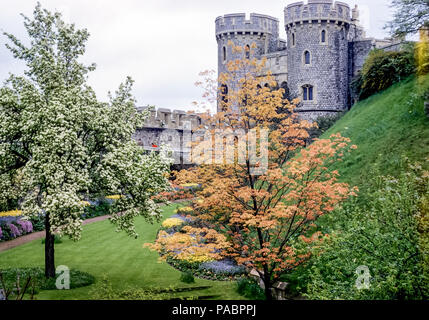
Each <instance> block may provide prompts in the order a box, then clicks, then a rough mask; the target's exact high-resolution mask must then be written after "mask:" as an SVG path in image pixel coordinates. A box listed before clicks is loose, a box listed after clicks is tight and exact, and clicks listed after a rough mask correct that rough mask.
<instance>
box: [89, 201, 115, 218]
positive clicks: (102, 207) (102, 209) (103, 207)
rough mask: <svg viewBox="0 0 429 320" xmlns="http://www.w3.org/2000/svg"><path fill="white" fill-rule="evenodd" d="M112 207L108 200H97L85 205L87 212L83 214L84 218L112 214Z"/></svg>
mask: <svg viewBox="0 0 429 320" xmlns="http://www.w3.org/2000/svg"><path fill="white" fill-rule="evenodd" d="M110 208H111V204H110V203H109V202H108V201H107V200H101V201H97V202H95V203H94V204H91V205H90V206H87V207H85V213H84V214H83V215H82V219H91V218H96V217H102V216H107V215H109V214H110Z"/></svg>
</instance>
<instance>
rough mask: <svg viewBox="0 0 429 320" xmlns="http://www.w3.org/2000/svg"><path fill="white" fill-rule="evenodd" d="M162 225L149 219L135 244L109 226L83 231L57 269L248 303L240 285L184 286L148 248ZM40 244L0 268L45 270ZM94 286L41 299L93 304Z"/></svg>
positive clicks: (120, 284) (20, 250)
mask: <svg viewBox="0 0 429 320" xmlns="http://www.w3.org/2000/svg"><path fill="white" fill-rule="evenodd" d="M175 208H176V205H172V206H170V207H166V209H165V210H164V217H165V218H167V217H169V216H171V215H172V214H173V211H174V209H175ZM159 226H160V225H159V224H155V225H151V224H148V223H146V222H145V221H144V219H143V218H138V219H137V220H136V229H137V232H138V233H139V235H140V237H139V238H138V239H132V238H130V237H128V236H127V235H126V234H124V233H116V232H115V228H114V226H113V225H112V224H111V223H110V222H109V221H102V222H97V223H94V224H90V225H86V226H84V227H83V234H82V240H81V241H79V242H76V243H74V242H73V241H71V240H69V239H63V242H62V243H61V244H56V245H55V247H56V248H55V254H56V256H55V259H56V265H57V266H58V265H66V266H68V267H70V268H75V269H79V270H81V271H86V272H89V273H91V274H92V275H94V276H95V277H96V279H97V280H99V279H100V278H101V277H102V275H103V274H107V275H108V276H109V279H110V280H111V282H112V285H113V286H114V287H115V288H126V287H129V286H132V287H140V288H145V287H150V286H155V287H169V286H175V287H189V286H192V287H193V286H211V288H209V289H204V290H198V291H192V292H189V293H186V294H182V295H193V296H195V295H198V296H214V295H216V296H217V297H216V299H225V300H229V299H243V297H241V296H240V295H238V293H236V292H235V283H233V282H228V281H227V282H221V281H208V280H201V279H197V278H196V279H195V283H194V284H191V285H187V284H184V283H182V282H180V280H179V278H180V272H179V271H177V270H175V269H174V268H172V267H171V266H169V265H168V264H166V263H165V262H162V263H158V254H157V253H156V252H151V251H149V250H148V249H147V248H143V243H146V242H153V241H154V239H155V237H156V233H157V230H158V228H159ZM43 248H44V247H43V245H42V244H41V241H40V240H36V241H33V242H30V243H27V244H25V245H22V246H20V247H17V248H14V249H11V250H8V251H5V252H1V253H0V268H6V267H26V266H43V264H44V249H43ZM91 287H92V286H89V287H84V288H78V289H73V290H67V291H57V290H53V291H42V292H41V293H40V294H39V295H38V296H37V299H39V300H42V299H90V296H89V291H90V289H91Z"/></svg>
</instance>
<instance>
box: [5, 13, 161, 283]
mask: <svg viewBox="0 0 429 320" xmlns="http://www.w3.org/2000/svg"><path fill="white" fill-rule="evenodd" d="M23 17H24V25H25V28H26V29H27V32H28V36H29V38H30V42H29V45H28V46H26V45H25V44H24V42H22V41H21V40H19V39H17V38H16V37H15V36H14V35H12V34H9V33H5V35H6V36H7V38H8V39H9V40H10V43H9V44H7V45H6V46H7V48H8V49H9V50H10V51H11V52H12V53H13V55H14V57H15V58H17V59H20V60H23V61H25V62H26V65H27V70H26V71H25V74H24V76H16V75H10V77H9V78H8V79H7V81H6V82H5V85H4V87H2V88H1V89H0V181H2V182H1V184H0V192H1V198H4V197H7V194H8V192H9V190H11V189H13V190H17V194H18V198H19V199H20V201H19V204H20V207H21V209H22V210H24V214H26V215H27V216H33V215H38V214H43V215H44V217H45V227H46V242H45V273H46V277H54V276H55V263H54V236H55V234H60V235H67V236H69V237H70V238H71V239H73V240H75V241H77V240H79V238H80V237H81V229H82V221H81V218H80V216H81V214H82V213H83V212H84V207H85V205H86V202H85V201H84V200H86V199H88V198H89V197H90V196H91V195H93V194H99V195H100V194H101V195H103V194H104V195H105V194H118V195H120V196H121V197H120V198H119V200H117V201H116V202H115V204H114V205H113V207H112V212H111V213H112V214H113V216H112V218H111V221H112V222H113V223H115V224H116V225H117V228H118V230H125V231H126V232H127V233H128V234H129V235H132V236H137V234H136V232H135V229H134V223H133V219H134V218H135V217H136V216H138V215H142V216H144V217H145V218H146V219H147V220H148V221H153V220H155V219H158V218H159V217H160V208H159V207H158V205H156V204H155V203H154V202H153V201H152V200H151V197H152V196H153V195H155V194H157V193H159V192H161V191H163V190H166V188H167V180H166V178H165V176H164V173H165V172H166V171H168V169H169V164H170V160H169V158H167V157H166V155H165V153H161V154H159V155H157V154H154V153H152V154H150V155H145V154H144V151H143V150H142V149H141V148H140V147H139V146H138V145H137V144H136V143H135V141H133V139H132V135H133V134H134V133H135V130H136V128H137V127H139V126H141V125H142V124H143V121H144V120H145V118H146V116H147V113H141V114H139V113H137V112H136V109H135V101H134V99H133V98H132V96H131V88H132V83H133V81H132V80H131V79H130V78H127V80H126V81H125V83H123V84H121V85H120V87H119V89H118V90H117V91H116V93H115V95H110V94H109V95H110V101H109V102H108V103H101V102H98V101H97V98H96V95H95V93H94V91H93V90H92V89H91V87H89V86H88V85H87V84H86V81H87V75H88V73H89V72H90V71H93V70H94V69H95V65H90V66H86V65H84V64H82V63H81V62H79V58H80V57H81V56H82V55H83V54H84V52H85V44H86V42H87V40H88V37H89V33H88V31H87V30H85V29H83V30H78V29H76V28H75V25H74V24H65V23H64V22H63V20H62V19H61V14H60V13H51V12H49V11H47V10H45V9H42V8H41V5H40V4H37V6H36V8H35V10H34V19H32V20H31V19H30V18H28V17H26V16H23Z"/></svg>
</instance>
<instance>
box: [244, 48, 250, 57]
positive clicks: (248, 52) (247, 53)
mask: <svg viewBox="0 0 429 320" xmlns="http://www.w3.org/2000/svg"><path fill="white" fill-rule="evenodd" d="M245 51H246V59H250V46H249V45H246V48H245Z"/></svg>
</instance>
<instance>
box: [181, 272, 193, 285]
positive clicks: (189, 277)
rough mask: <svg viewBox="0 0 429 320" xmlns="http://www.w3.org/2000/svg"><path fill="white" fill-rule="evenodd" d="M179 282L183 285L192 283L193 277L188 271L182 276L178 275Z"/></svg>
mask: <svg viewBox="0 0 429 320" xmlns="http://www.w3.org/2000/svg"><path fill="white" fill-rule="evenodd" d="M180 281H182V282H183V283H194V282H195V279H194V275H193V274H192V272H190V271H186V272H182V274H181V275H180Z"/></svg>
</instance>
